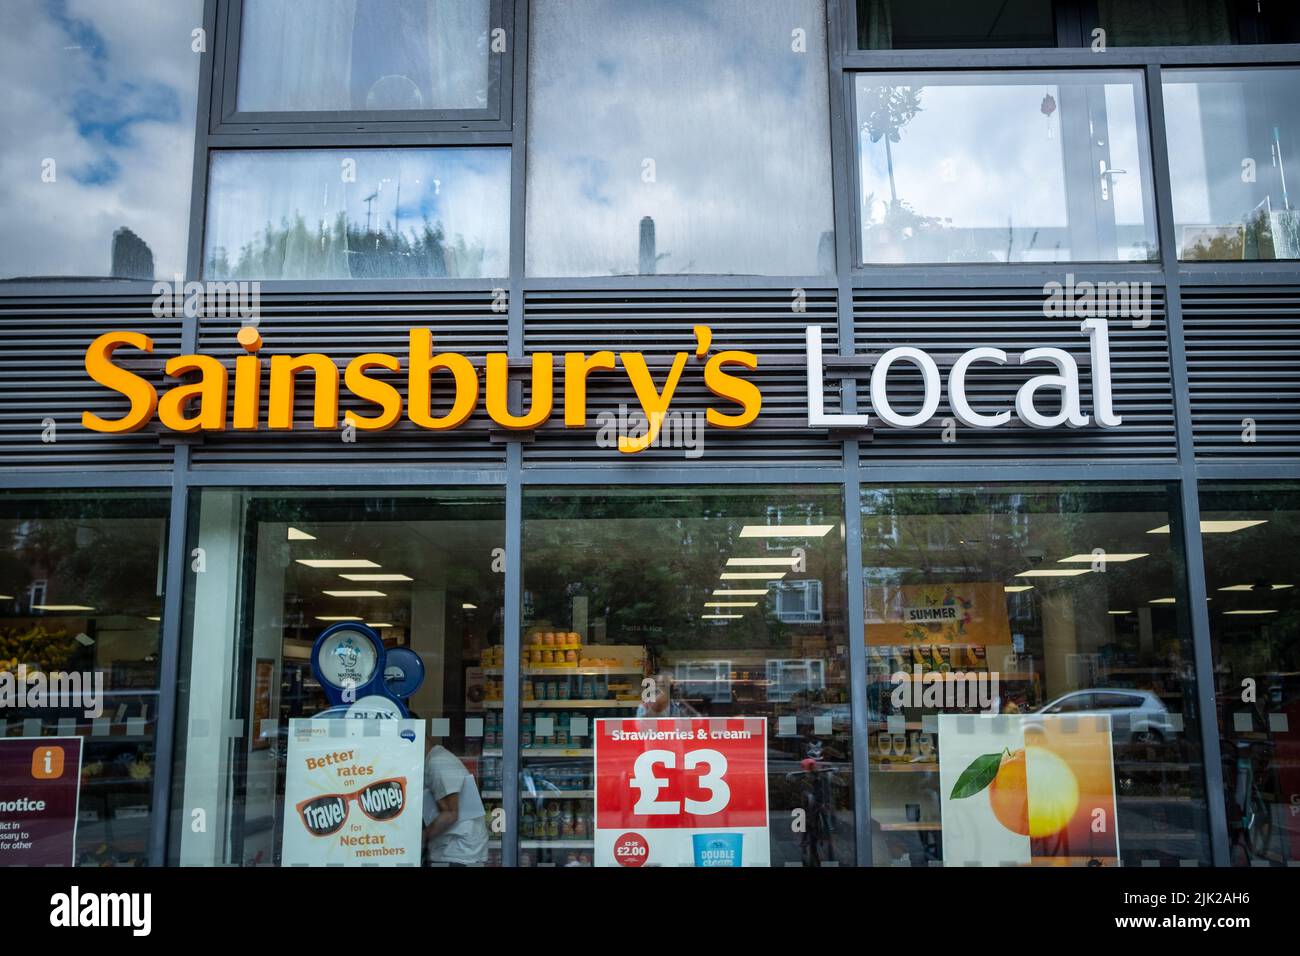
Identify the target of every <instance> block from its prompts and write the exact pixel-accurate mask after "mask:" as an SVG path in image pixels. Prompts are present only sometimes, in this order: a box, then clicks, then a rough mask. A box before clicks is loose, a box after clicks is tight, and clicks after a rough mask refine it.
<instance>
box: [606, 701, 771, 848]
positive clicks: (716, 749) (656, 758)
mask: <svg viewBox="0 0 1300 956" xmlns="http://www.w3.org/2000/svg"><path fill="white" fill-rule="evenodd" d="M595 740H596V828H595V843H596V846H595V851H596V852H595V863H596V865H597V866H625V867H633V868H635V867H642V866H704V867H715V866H721V867H735V866H768V865H769V864H770V851H769V847H768V832H767V830H768V819H767V720H766V719H765V718H762V717H729V718H720V717H719V718H704V717H692V718H671V717H664V718H641V719H637V718H620V719H602V720H597V721H596V737H595Z"/></svg>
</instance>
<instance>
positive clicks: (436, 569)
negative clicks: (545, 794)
mask: <svg viewBox="0 0 1300 956" xmlns="http://www.w3.org/2000/svg"><path fill="white" fill-rule="evenodd" d="M197 506H198V507H197V511H198V514H197V517H196V518H194V519H193V521H192V525H191V537H190V542H189V548H190V549H191V550H190V553H191V554H195V553H201V554H202V558H203V562H204V563H203V568H202V573H201V574H194V575H191V576H190V579H189V581H190V583H189V591H188V594H187V597H186V618H185V621H186V624H185V636H184V645H183V659H182V664H181V680H180V695H179V705H178V709H179V714H180V723H179V726H178V731H177V746H178V754H177V758H176V769H175V777H174V790H173V799H172V812H173V820H172V840H171V842H170V846H171V848H172V849H171V853H172V862H173V863H180V864H182V865H215V864H235V865H246V866H276V865H366V864H370V865H375V864H379V865H385V864H401V865H407V866H411V865H419V864H420V863H421V862H423V863H424V864H425V865H449V864H464V865H493V864H499V863H500V860H501V836H502V833H503V832H504V829H505V827H504V815H503V813H502V812H501V811H502V804H501V789H502V778H501V774H502V769H501V766H502V755H501V747H502V733H503V731H502V725H501V713H502V703H501V701H502V693H501V690H502V688H501V679H502V678H501V668H502V667H503V664H504V658H503V645H504V642H503V639H502V632H501V629H502V614H503V591H502V587H503V578H502V575H501V574H500V573H499V572H498V571H497V570H494V568H493V563H494V561H497V560H498V559H499V554H500V549H501V548H502V546H503V543H504V517H505V508H504V499H503V497H502V496H501V495H500V494H499V493H493V492H491V491H486V490H484V491H478V492H473V493H470V492H466V493H455V492H438V491H428V492H422V493H386V494H378V495H367V494H360V493H347V494H344V493H337V494H331V493H328V492H313V493H288V492H280V491H274V492H272V491H265V492H238V491H226V490H215V489H210V490H205V491H204V492H203V493H202V494H201V495H200V496H199V497H198V499H197ZM194 549H200V551H199V552H196V551H195V550H194ZM331 628H335V629H337V630H335V631H331V632H330V633H329V634H327V633H326V631H327V629H331ZM372 636H373V638H374V640H373V641H372V639H371V638H372ZM380 647H382V651H381V650H380V649H379V648H380ZM381 655H382V658H381ZM381 659H382V664H381V663H380V662H381ZM421 671H422V673H423V678H422V680H417V679H416V677H415V676H413V675H417V674H418V672H421ZM349 690H350V691H351V693H350V694H349ZM395 701H398V702H401V707H402V708H404V711H403V710H402V709H400V708H397V707H396V705H395V704H394V702H395ZM404 713H405V714H408V715H409V717H407V716H404ZM382 715H387V716H388V717H391V718H394V719H380V718H381V716H382ZM196 809H198V810H201V811H202V815H203V822H204V826H203V827H202V828H197V827H195V826H194V825H193V823H194V814H195V812H196Z"/></svg>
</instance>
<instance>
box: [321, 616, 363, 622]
mask: <svg viewBox="0 0 1300 956" xmlns="http://www.w3.org/2000/svg"><path fill="white" fill-rule="evenodd" d="M316 620H318V621H359V620H361V618H359V617H357V616H356V615H355V614H317V615H316Z"/></svg>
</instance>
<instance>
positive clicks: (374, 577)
mask: <svg viewBox="0 0 1300 956" xmlns="http://www.w3.org/2000/svg"><path fill="white" fill-rule="evenodd" d="M339 577H341V578H344V579H346V580H348V581H413V580H415V579H414V578H411V577H408V576H407V575H405V574H340V575H339Z"/></svg>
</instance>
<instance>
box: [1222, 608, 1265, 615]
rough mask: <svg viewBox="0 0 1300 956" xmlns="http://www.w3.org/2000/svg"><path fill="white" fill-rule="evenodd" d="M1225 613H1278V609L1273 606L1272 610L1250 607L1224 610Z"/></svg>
mask: <svg viewBox="0 0 1300 956" xmlns="http://www.w3.org/2000/svg"><path fill="white" fill-rule="evenodd" d="M1223 613H1224V614H1276V613H1277V609H1276V608H1273V609H1271V610H1270V609H1266V608H1248V609H1245V610H1241V611H1224V612H1223Z"/></svg>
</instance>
